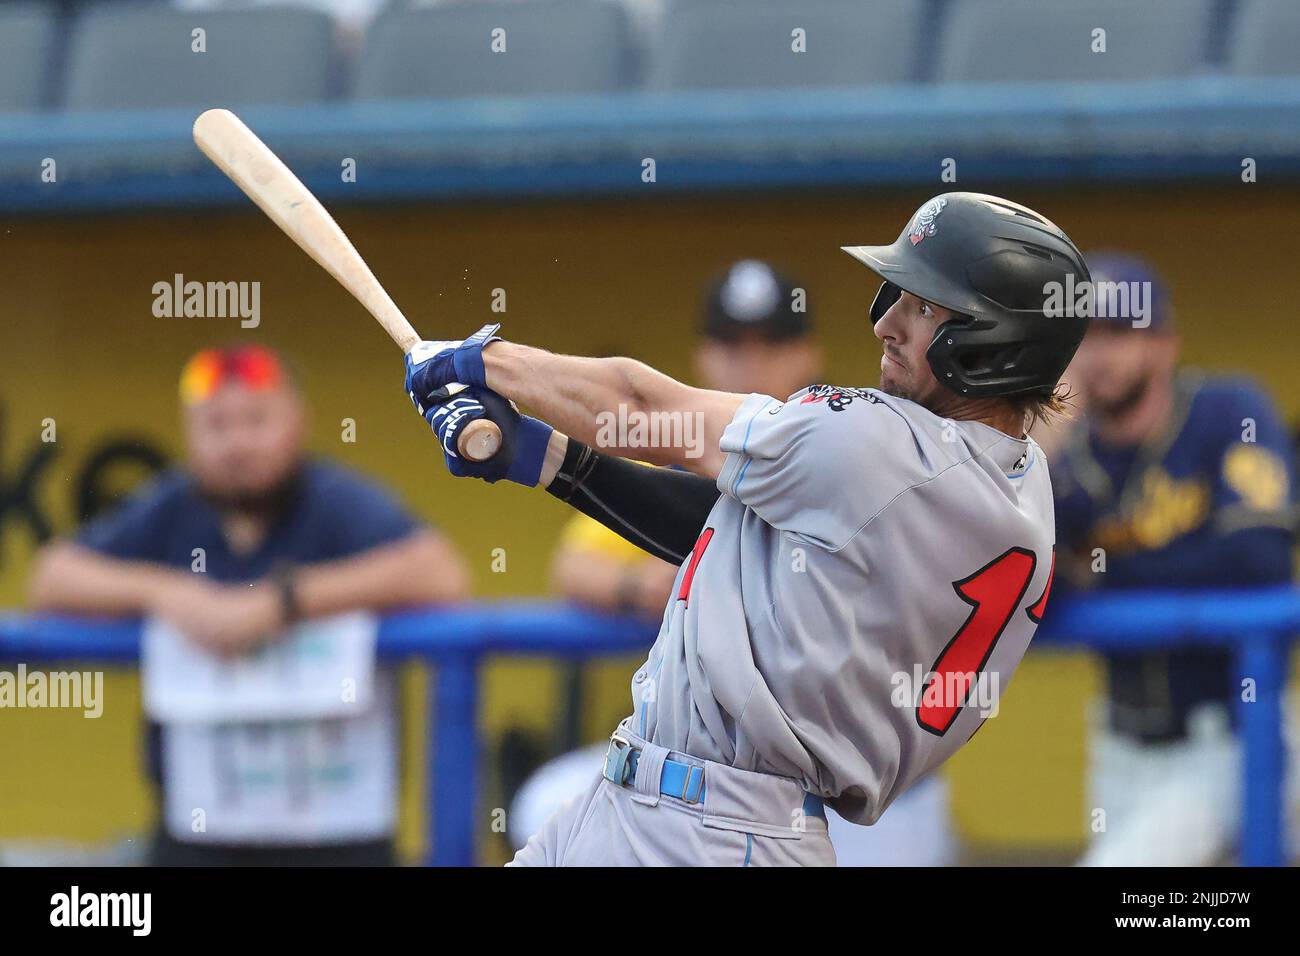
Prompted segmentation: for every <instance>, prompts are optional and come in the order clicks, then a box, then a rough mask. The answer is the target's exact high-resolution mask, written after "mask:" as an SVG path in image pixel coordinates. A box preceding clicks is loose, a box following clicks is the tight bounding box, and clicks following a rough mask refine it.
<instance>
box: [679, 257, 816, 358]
mask: <svg viewBox="0 0 1300 956" xmlns="http://www.w3.org/2000/svg"><path fill="white" fill-rule="evenodd" d="M795 292H796V287H795V286H794V284H793V283H791V282H790V281H789V280H787V279H786V278H785V277H783V276H782V275H781V274H780V273H778V272H777V271H776V270H775V269H773V268H772V267H771V266H770V265H768V264H767V263H766V262H760V261H759V260H757V259H744V260H742V261H740V262H737V263H736V264H735V265H733V266H732V267H731V268H730V269H728V270H727V273H726V275H724V276H723V277H722V278H721V279H719V280H718V281H717V282H715V283H714V284H713V287H712V288H711V289H710V291H709V298H708V302H707V304H706V306H705V310H704V316H703V318H702V321H701V323H700V332H701V333H702V334H703V335H706V336H708V337H709V338H711V339H720V340H722V341H724V342H734V341H735V340H737V339H739V338H741V337H742V336H744V335H749V334H757V335H759V336H760V337H762V338H765V339H769V340H771V341H780V340H783V339H795V338H799V337H801V336H804V335H807V334H808V333H809V332H811V331H812V317H811V316H810V315H809V314H808V311H807V308H806V302H805V301H804V299H805V298H806V297H801V299H800V302H799V303H796V301H795ZM796 305H802V306H804V307H803V308H801V309H796Z"/></svg>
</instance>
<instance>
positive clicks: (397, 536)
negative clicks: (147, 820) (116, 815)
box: [31, 346, 469, 865]
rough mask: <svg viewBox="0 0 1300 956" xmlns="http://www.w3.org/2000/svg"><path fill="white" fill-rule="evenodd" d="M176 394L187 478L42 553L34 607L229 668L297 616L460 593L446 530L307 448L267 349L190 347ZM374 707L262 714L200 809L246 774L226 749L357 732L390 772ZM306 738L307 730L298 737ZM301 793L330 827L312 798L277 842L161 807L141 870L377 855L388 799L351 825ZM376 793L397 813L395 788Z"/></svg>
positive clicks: (287, 385) (155, 486)
mask: <svg viewBox="0 0 1300 956" xmlns="http://www.w3.org/2000/svg"><path fill="white" fill-rule="evenodd" d="M181 399H182V405H183V412H184V426H185V437H186V447H187V452H188V460H187V468H186V469H185V470H183V471H175V472H172V473H168V474H165V475H163V476H162V477H161V478H159V479H158V480H157V481H155V482H153V483H152V484H151V485H150V486H149V487H147V488H145V489H144V490H143V491H140V492H139V493H137V494H136V495H134V496H133V497H132V498H130V499H129V500H128V501H127V502H125V503H124V504H123V505H122V506H121V507H120V508H118V509H117V510H116V511H115V512H113V513H111V514H109V515H107V516H106V517H103V518H101V519H99V520H97V521H95V522H93V523H91V524H90V525H88V526H86V527H84V528H83V529H82V530H81V532H80V533H79V534H78V535H77V536H76V538H75V539H73V540H71V541H61V542H56V543H54V544H52V545H50V546H49V547H47V548H46V549H45V550H44V551H43V552H42V554H41V555H40V557H39V559H38V562H37V566H36V570H35V572H34V575H33V579H32V582H31V597H32V602H33V604H34V605H35V606H36V607H37V608H39V609H42V610H50V611H61V612H69V613H77V614H99V615H132V616H134V615H141V616H149V617H153V618H157V619H160V620H161V621H164V622H166V624H168V625H170V626H171V627H172V628H174V630H175V631H178V632H180V633H181V634H183V635H184V636H185V637H186V638H188V639H189V640H191V641H193V642H195V643H196V644H197V645H198V646H199V647H201V648H203V649H205V650H206V651H208V652H210V653H211V654H212V655H218V656H220V657H223V658H237V657H240V656H243V655H249V654H252V653H254V652H255V651H257V650H258V649H259V648H261V647H262V646H263V645H265V644H266V643H267V642H270V641H274V640H275V639H276V638H277V637H278V636H279V635H281V634H283V633H284V632H285V630H286V629H287V628H289V627H290V626H292V625H295V624H298V623H299V622H304V621H312V620H313V619H317V618H323V617H326V616H331V615H337V614H341V613H343V612H347V611H354V610H372V611H382V610H384V609H388V608H396V607H403V606H410V605H419V604H426V603H430V602H439V601H449V600H455V599H460V598H464V597H465V596H467V594H468V591H469V586H468V576H467V573H466V570H465V567H464V564H463V563H462V561H461V560H460V558H459V556H458V555H457V554H456V552H455V551H454V550H453V548H452V547H451V546H450V544H449V543H448V542H447V541H446V540H445V539H444V538H442V537H441V536H440V535H438V534H437V533H436V532H434V531H433V530H431V529H430V528H428V527H426V526H423V525H421V524H420V523H419V522H418V521H416V520H415V519H414V518H413V517H411V516H410V515H409V514H408V513H407V512H406V511H405V510H404V509H403V508H402V507H401V506H399V505H398V504H397V503H396V502H395V501H394V500H393V499H392V498H391V497H390V496H389V495H388V494H387V493H385V492H384V491H382V490H381V489H380V488H378V487H377V486H376V485H374V484H372V483H371V482H369V481H367V480H365V479H362V478H361V477H359V476H357V475H355V474H353V473H351V472H349V471H347V470H345V469H343V468H340V467H337V466H334V465H330V464H327V463H325V462H322V461H317V460H312V459H309V458H307V457H306V456H305V454H304V451H303V442H304V439H305V434H306V411H305V408H304V404H303V400H302V397H301V395H300V394H299V392H298V390H297V388H296V387H295V385H294V383H293V381H292V380H291V378H290V376H289V375H288V374H287V372H286V369H285V367H284V365H283V363H282V362H281V361H280V359H279V357H278V356H277V355H275V353H273V352H271V351H269V350H267V349H264V348H261V347H258V346H241V347H237V348H230V349H208V350H205V351H203V352H200V353H199V354H198V355H196V356H195V357H194V358H193V359H192V360H191V361H190V362H189V364H188V365H187V366H186V369H185V371H184V373H183V375H182V380H181ZM200 557H201V559H200ZM196 572H200V573H196ZM375 706H376V708H377V710H378V711H383V712H376V713H373V714H368V715H365V716H364V717H358V718H356V719H355V720H353V719H350V718H349V719H342V720H335V721H317V722H316V724H317V725H318V726H315V727H306V729H305V730H304V727H305V726H306V725H308V724H310V723H311V722H310V721H298V722H297V724H296V725H294V726H292V727H290V726H289V723H287V722H282V723H280V724H275V723H273V722H264V723H259V724H257V725H255V726H254V725H248V726H243V727H241V728H238V729H237V730H233V731H231V732H230V733H229V734H226V735H225V736H218V737H217V738H216V739H217V740H218V741H219V742H220V746H219V747H217V748H215V749H216V750H217V751H221V752H217V753H216V754H215V755H214V756H213V758H212V760H211V761H210V762H211V763H213V764H218V765H221V766H218V767H217V768H216V769H215V770H214V771H213V779H214V780H216V781H218V782H219V783H220V785H221V787H224V788H225V789H224V790H223V794H224V797H223V796H221V795H218V794H213V795H212V798H211V800H205V801H204V805H205V807H206V808H207V811H208V814H209V815H211V814H212V813H219V812H220V811H219V809H218V808H219V805H220V803H221V800H222V799H228V798H231V792H230V786H231V781H232V780H244V779H247V778H250V777H252V776H254V775H253V774H250V773H249V772H247V770H246V768H244V769H241V768H240V767H239V766H237V765H235V763H234V761H235V760H236V758H235V757H234V756H232V754H234V753H235V749H237V748H239V747H245V746H247V747H250V748H251V749H252V751H253V752H256V753H258V754H259V756H260V758H261V759H264V760H266V761H269V762H270V763H269V765H272V766H274V765H275V762H276V761H277V760H280V758H281V751H284V752H285V753H286V754H288V756H285V757H284V761H283V762H285V763H293V761H294V760H295V759H297V760H298V765H299V766H300V768H301V767H303V766H307V765H309V764H310V762H311V760H316V759H317V758H319V757H321V751H322V750H325V751H328V749H329V748H330V747H332V746H338V747H343V746H344V745H345V743H346V741H347V738H348V735H349V734H352V735H353V736H356V735H358V734H362V733H364V735H365V737H364V739H365V741H367V742H369V744H370V745H371V747H370V749H372V750H374V749H378V750H381V751H383V752H384V758H383V761H382V762H381V763H379V764H376V765H375V766H379V767H381V769H382V770H383V772H384V774H385V776H387V772H388V769H389V766H390V765H391V764H392V763H394V762H395V752H396V726H395V715H394V714H393V713H392V712H391V710H392V700H391V698H390V697H389V696H388V695H387V694H386V693H381V692H377V694H376V705H375ZM350 721H351V722H350ZM307 731H312V732H313V733H315V736H311V735H306V736H304V734H307ZM180 732H181V729H180V728H177V727H173V726H170V725H167V726H160V725H158V724H154V723H151V724H150V733H149V742H150V747H149V750H150V761H149V762H150V769H151V771H152V773H153V774H154V775H155V777H156V779H157V782H158V784H159V787H160V797H161V798H162V803H163V805H164V807H166V806H167V799H166V798H167V792H168V789H169V787H176V786H178V781H177V780H176V779H175V778H174V777H173V776H172V772H175V768H174V767H173V768H171V771H170V772H169V768H168V766H167V760H166V759H164V755H165V754H167V753H168V752H169V751H168V747H167V736H168V734H179V733H180ZM240 735H243V736H240ZM244 738H247V739H246V740H245V739H244ZM322 742H323V743H322ZM222 748H225V750H224V751H223V750H222ZM226 751H229V752H226ZM290 751H293V753H289V752H290ZM171 752H172V753H173V755H175V754H176V751H174V750H173V751H171ZM186 756H189V755H188V754H186ZM327 757H328V754H326V755H325V758H327ZM362 765H363V766H364V761H363V762H362ZM205 770H206V765H205ZM259 772H260V771H259ZM289 773H290V771H289V770H286V771H285V774H286V775H288V774H289ZM263 775H264V776H266V777H268V778H269V777H270V776H273V774H263ZM318 776H319V775H318ZM304 779H305V776H304ZM384 789H385V788H384V787H379V788H378V790H380V791H382V790H384ZM371 792H372V794H373V793H374V792H375V791H374V789H372V791H371ZM316 798H317V804H321V803H324V802H328V801H329V800H330V799H333V800H334V802H335V806H333V807H332V808H330V812H331V814H332V816H330V818H329V819H330V823H329V825H328V826H321V827H320V828H319V832H318V833H314V832H313V831H312V830H311V827H310V823H309V822H308V823H307V825H306V829H305V830H304V829H301V827H300V825H302V824H304V818H309V817H310V815H311V813H312V812H315V811H313V809H312V805H311V803H310V798H308V799H307V800H306V802H304V803H302V805H301V806H300V807H299V808H298V809H297V810H296V811H295V813H296V816H295V817H293V818H290V819H288V820H287V822H286V824H285V829H286V833H285V834H276V833H270V834H268V833H267V832H265V831H259V832H256V833H255V834H254V835H250V836H248V837H246V838H234V839H232V838H230V837H229V836H228V835H227V836H225V837H222V838H221V839H215V840H214V839H212V838H211V837H207V836H205V835H204V834H203V833H201V832H191V830H190V829H189V828H185V829H181V828H180V827H179V826H178V825H176V824H175V822H174V821H173V822H171V823H170V824H169V823H168V822H167V814H166V813H164V814H163V817H164V824H163V825H162V826H160V828H159V833H158V836H157V839H156V842H155V848H154V861H155V862H157V863H161V864H176V865H185V864H194V865H241V864H242V865H247V864H253V865H256V864H265V863H275V864H281V863H283V864H299V865H302V864H308V865H309V864H327V865H346V864H383V863H389V862H392V860H393V845H392V832H391V830H392V827H391V822H389V823H386V824H384V825H383V826H382V827H381V828H380V829H382V830H384V831H385V832H374V831H375V825H374V822H373V821H374V820H376V819H380V820H387V821H391V819H392V817H393V813H392V812H391V809H392V808H391V807H378V808H375V809H374V811H373V812H372V813H371V814H370V816H369V817H368V820H369V821H370V822H368V823H364V824H363V823H358V825H357V828H356V831H357V832H350V831H349V827H348V825H347V822H346V820H344V821H343V822H342V823H340V822H339V819H338V818H339V817H340V815H341V816H343V817H346V816H347V814H348V811H347V804H346V802H345V803H344V804H343V805H342V807H340V806H339V805H338V801H339V800H340V799H342V800H344V801H346V800H347V799H349V797H348V795H347V794H345V793H342V792H340V793H337V794H334V795H333V796H332V797H331V796H330V795H329V794H326V793H323V792H320V793H318V794H317V795H316ZM375 799H376V800H382V799H390V800H393V801H394V803H395V795H394V794H392V793H387V794H383V793H379V794H378V795H377V796H376V797H375ZM316 809H317V810H319V806H317V808H316ZM340 810H341V813H340ZM358 813H359V811H358ZM213 822H220V821H217V820H215V819H214V821H213ZM291 825H292V826H291ZM295 827H298V828H299V829H298V831H297V832H295V835H293V836H289V835H288V831H289V830H290V829H292V828H295ZM304 833H307V834H308V835H307V836H304Z"/></svg>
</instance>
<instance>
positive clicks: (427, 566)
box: [294, 531, 470, 618]
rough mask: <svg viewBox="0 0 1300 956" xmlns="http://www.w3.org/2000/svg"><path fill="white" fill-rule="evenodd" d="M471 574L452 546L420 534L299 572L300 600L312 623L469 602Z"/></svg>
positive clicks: (296, 582)
mask: <svg viewBox="0 0 1300 956" xmlns="http://www.w3.org/2000/svg"><path fill="white" fill-rule="evenodd" d="M469 593H470V585H469V573H468V571H467V570H466V568H465V565H464V562H463V561H462V560H461V558H460V555H459V554H457V553H456V551H455V549H454V548H452V546H451V544H450V542H448V541H447V540H446V539H445V538H442V537H441V536H439V535H436V534H434V533H433V532H430V531H417V532H416V533H414V534H412V535H410V536H408V537H406V538H403V539H402V540H400V541H397V542H394V543H393V544H388V545H381V546H380V547H377V548H374V549H372V550H370V551H366V552H363V553H362V554H359V555H356V556H353V557H349V558H342V559H339V560H337V561H326V562H322V563H319V564H312V565H307V566H305V567H302V568H300V569H299V570H298V572H297V574H296V576H295V579H294V596H295V599H296V601H297V603H298V610H299V613H300V614H301V615H302V616H303V617H306V618H313V617H323V616H326V615H329V614H342V613H344V612H346V611H354V610H357V609H360V608H365V609H369V610H375V611H382V610H387V609H390V608H398V607H411V606H414V605H419V604H433V603H441V602H444V601H459V600H463V599H465V598H467V597H469Z"/></svg>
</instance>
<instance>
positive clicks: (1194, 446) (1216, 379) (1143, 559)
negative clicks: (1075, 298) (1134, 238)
mask: <svg viewBox="0 0 1300 956" xmlns="http://www.w3.org/2000/svg"><path fill="white" fill-rule="evenodd" d="M1088 262H1089V265H1090V267H1091V271H1092V277H1093V281H1094V283H1098V284H1099V285H1098V288H1102V286H1100V284H1101V283H1116V284H1117V285H1116V286H1113V288H1121V287H1122V288H1123V289H1124V290H1125V291H1126V293H1128V294H1129V295H1130V296H1131V298H1130V305H1129V307H1128V308H1122V307H1120V308H1116V307H1114V306H1115V304H1116V303H1117V302H1118V303H1122V302H1123V301H1124V300H1123V298H1120V299H1118V300H1111V305H1112V308H1110V309H1109V310H1108V309H1106V308H1104V307H1100V309H1099V311H1100V313H1101V314H1098V316H1097V317H1096V318H1094V320H1093V323H1092V328H1091V329H1090V330H1089V332H1088V335H1087V338H1086V339H1085V341H1084V343H1083V345H1082V346H1081V347H1080V348H1079V352H1078V355H1077V357H1076V359H1075V361H1074V364H1073V365H1072V366H1071V369H1070V372H1069V374H1067V376H1066V380H1067V381H1069V382H1070V383H1071V384H1073V385H1075V386H1076V387H1077V388H1078V389H1079V390H1080V399H1081V401H1082V404H1083V408H1084V412H1085V414H1084V416H1083V417H1082V418H1081V419H1080V420H1079V421H1078V422H1076V424H1075V425H1074V427H1073V428H1072V429H1071V430H1070V432H1069V434H1068V436H1067V437H1066V438H1065V440H1064V442H1063V444H1062V446H1061V448H1060V450H1058V451H1057V452H1056V454H1055V455H1054V458H1053V463H1052V483H1053V485H1054V490H1055V495H1056V499H1057V504H1056V536H1057V551H1058V559H1059V567H1058V570H1059V571H1060V572H1061V573H1060V574H1058V575H1057V582H1058V593H1059V591H1060V590H1069V589H1071V588H1072V587H1077V588H1081V589H1082V588H1091V589H1102V588H1105V589H1112V590H1116V589H1125V588H1130V589H1137V588H1174V589H1186V590H1196V589H1203V588H1232V587H1259V586H1267V585H1275V584H1283V583H1286V582H1289V581H1290V580H1291V578H1292V572H1293V568H1292V562H1293V555H1292V548H1293V532H1294V521H1295V512H1294V475H1293V469H1294V456H1293V452H1292V449H1291V446H1290V439H1289V436H1288V434H1287V431H1286V429H1285V427H1284V425H1283V423H1282V420H1281V418H1280V416H1279V415H1278V412H1277V409H1276V408H1275V407H1274V405H1273V402H1272V401H1271V400H1270V398H1269V397H1268V395H1266V394H1265V393H1264V392H1263V391H1262V390H1261V389H1260V387H1259V386H1258V385H1257V384H1256V383H1254V382H1253V381H1251V380H1250V379H1248V378H1245V377H1236V376H1234V377H1226V376H1212V375H1206V374H1203V373H1199V372H1196V371H1193V370H1190V369H1182V368H1179V367H1178V365H1177V356H1178V344H1179V339H1178V333H1177V331H1176V329H1175V326H1174V316H1173V311H1172V308H1171V306H1170V302H1169V299H1168V296H1167V294H1166V292H1165V290H1164V289H1163V288H1162V286H1161V283H1160V280H1159V278H1158V276H1157V275H1156V274H1155V273H1154V271H1153V270H1152V269H1151V268H1150V267H1149V266H1148V265H1147V264H1146V263H1144V262H1143V261H1141V260H1139V259H1137V258H1135V257H1132V256H1125V255H1120V254H1104V253H1103V254H1098V255H1095V256H1089V257H1088ZM1098 298H1099V300H1100V299H1101V298H1102V296H1101V295H1099V296H1098ZM1105 313H1109V314H1105ZM1224 624H1225V627H1227V626H1229V624H1230V622H1226V621H1225V622H1224ZM1105 666H1106V675H1107V698H1106V702H1105V703H1106V706H1105V713H1104V716H1103V715H1101V714H1099V715H1098V718H1099V723H1100V724H1101V726H1099V727H1098V728H1097V732H1096V733H1095V734H1094V736H1093V739H1092V746H1091V767H1090V791H1091V796H1090V804H1089V806H1090V808H1092V810H1093V812H1094V813H1095V811H1096V810H1102V811H1104V816H1101V815H1098V816H1097V818H1096V819H1098V820H1104V830H1102V831H1101V832H1098V833H1095V834H1094V839H1093V842H1092V844H1091V846H1090V847H1089V849H1088V851H1087V853H1086V854H1085V856H1084V859H1083V862H1085V863H1087V864H1093V865H1135V864H1142V865H1196V864H1208V863H1212V862H1214V861H1215V860H1216V859H1217V858H1219V857H1220V856H1221V855H1222V854H1223V853H1225V852H1226V851H1228V850H1230V849H1231V847H1232V845H1233V843H1234V841H1235V839H1236V830H1237V826H1238V818H1239V812H1238V803H1239V796H1240V795H1239V787H1240V773H1239V761H1240V755H1239V748H1238V745H1237V740H1236V736H1235V708H1234V704H1235V702H1236V699H1237V696H1238V695H1239V693H1240V688H1239V687H1238V685H1237V675H1236V672H1235V668H1234V662H1233V654H1232V651H1231V650H1229V649H1227V648H1219V647H1212V646H1206V645H1188V646H1185V647H1178V648H1174V649H1170V650H1165V651H1140V652H1122V653H1112V654H1108V655H1107V656H1106V659H1105ZM1096 829H1100V828H1099V827H1098V828H1096Z"/></svg>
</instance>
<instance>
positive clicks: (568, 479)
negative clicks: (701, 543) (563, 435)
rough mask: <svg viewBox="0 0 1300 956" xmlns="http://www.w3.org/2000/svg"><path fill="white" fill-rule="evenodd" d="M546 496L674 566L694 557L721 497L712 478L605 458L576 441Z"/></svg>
mask: <svg viewBox="0 0 1300 956" xmlns="http://www.w3.org/2000/svg"><path fill="white" fill-rule="evenodd" d="M546 490H547V491H549V492H550V493H551V494H553V495H555V497H557V498H559V499H560V500H561V501H567V502H568V503H569V504H571V505H572V506H573V507H575V508H577V509H578V510H579V511H581V512H582V513H583V514H585V515H587V516H588V517H590V518H594V519H595V520H597V521H599V522H600V523H601V524H603V525H604V526H605V527H606V528H608V529H609V530H610V531H613V532H614V533H615V534H617V535H618V536H619V537H621V538H625V539H626V540H628V541H630V542H632V543H633V544H634V545H636V546H637V547H638V548H641V549H642V550H643V551H646V552H648V553H650V554H653V555H654V556H655V557H656V558H662V559H663V560H665V561H669V562H671V563H673V564H681V563H682V562H683V561H685V560H686V556H687V555H689V554H690V553H691V548H693V547H694V546H695V539H696V538H697V537H699V534H700V528H702V527H703V526H704V521H705V519H706V518H708V516H709V512H710V511H712V510H713V506H714V504H715V503H716V502H717V500H718V494H719V492H718V486H717V485H716V484H715V483H714V482H713V480H712V479H710V478H704V477H702V476H700V475H693V474H691V473H690V472H686V471H678V470H677V469H675V468H656V467H652V466H649V465H640V464H637V463H636V462H634V461H627V460H626V459H623V458H616V457H613V456H610V455H602V454H600V453H599V452H595V451H592V449H591V448H589V447H588V446H586V445H584V444H583V443H582V442H580V441H574V440H573V439H572V438H570V439H569V448H568V451H567V452H566V453H565V456H564V464H563V465H561V466H560V470H559V471H558V472H557V473H556V475H555V478H554V479H553V480H552V481H551V483H550V484H549V485H547V486H546Z"/></svg>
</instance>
